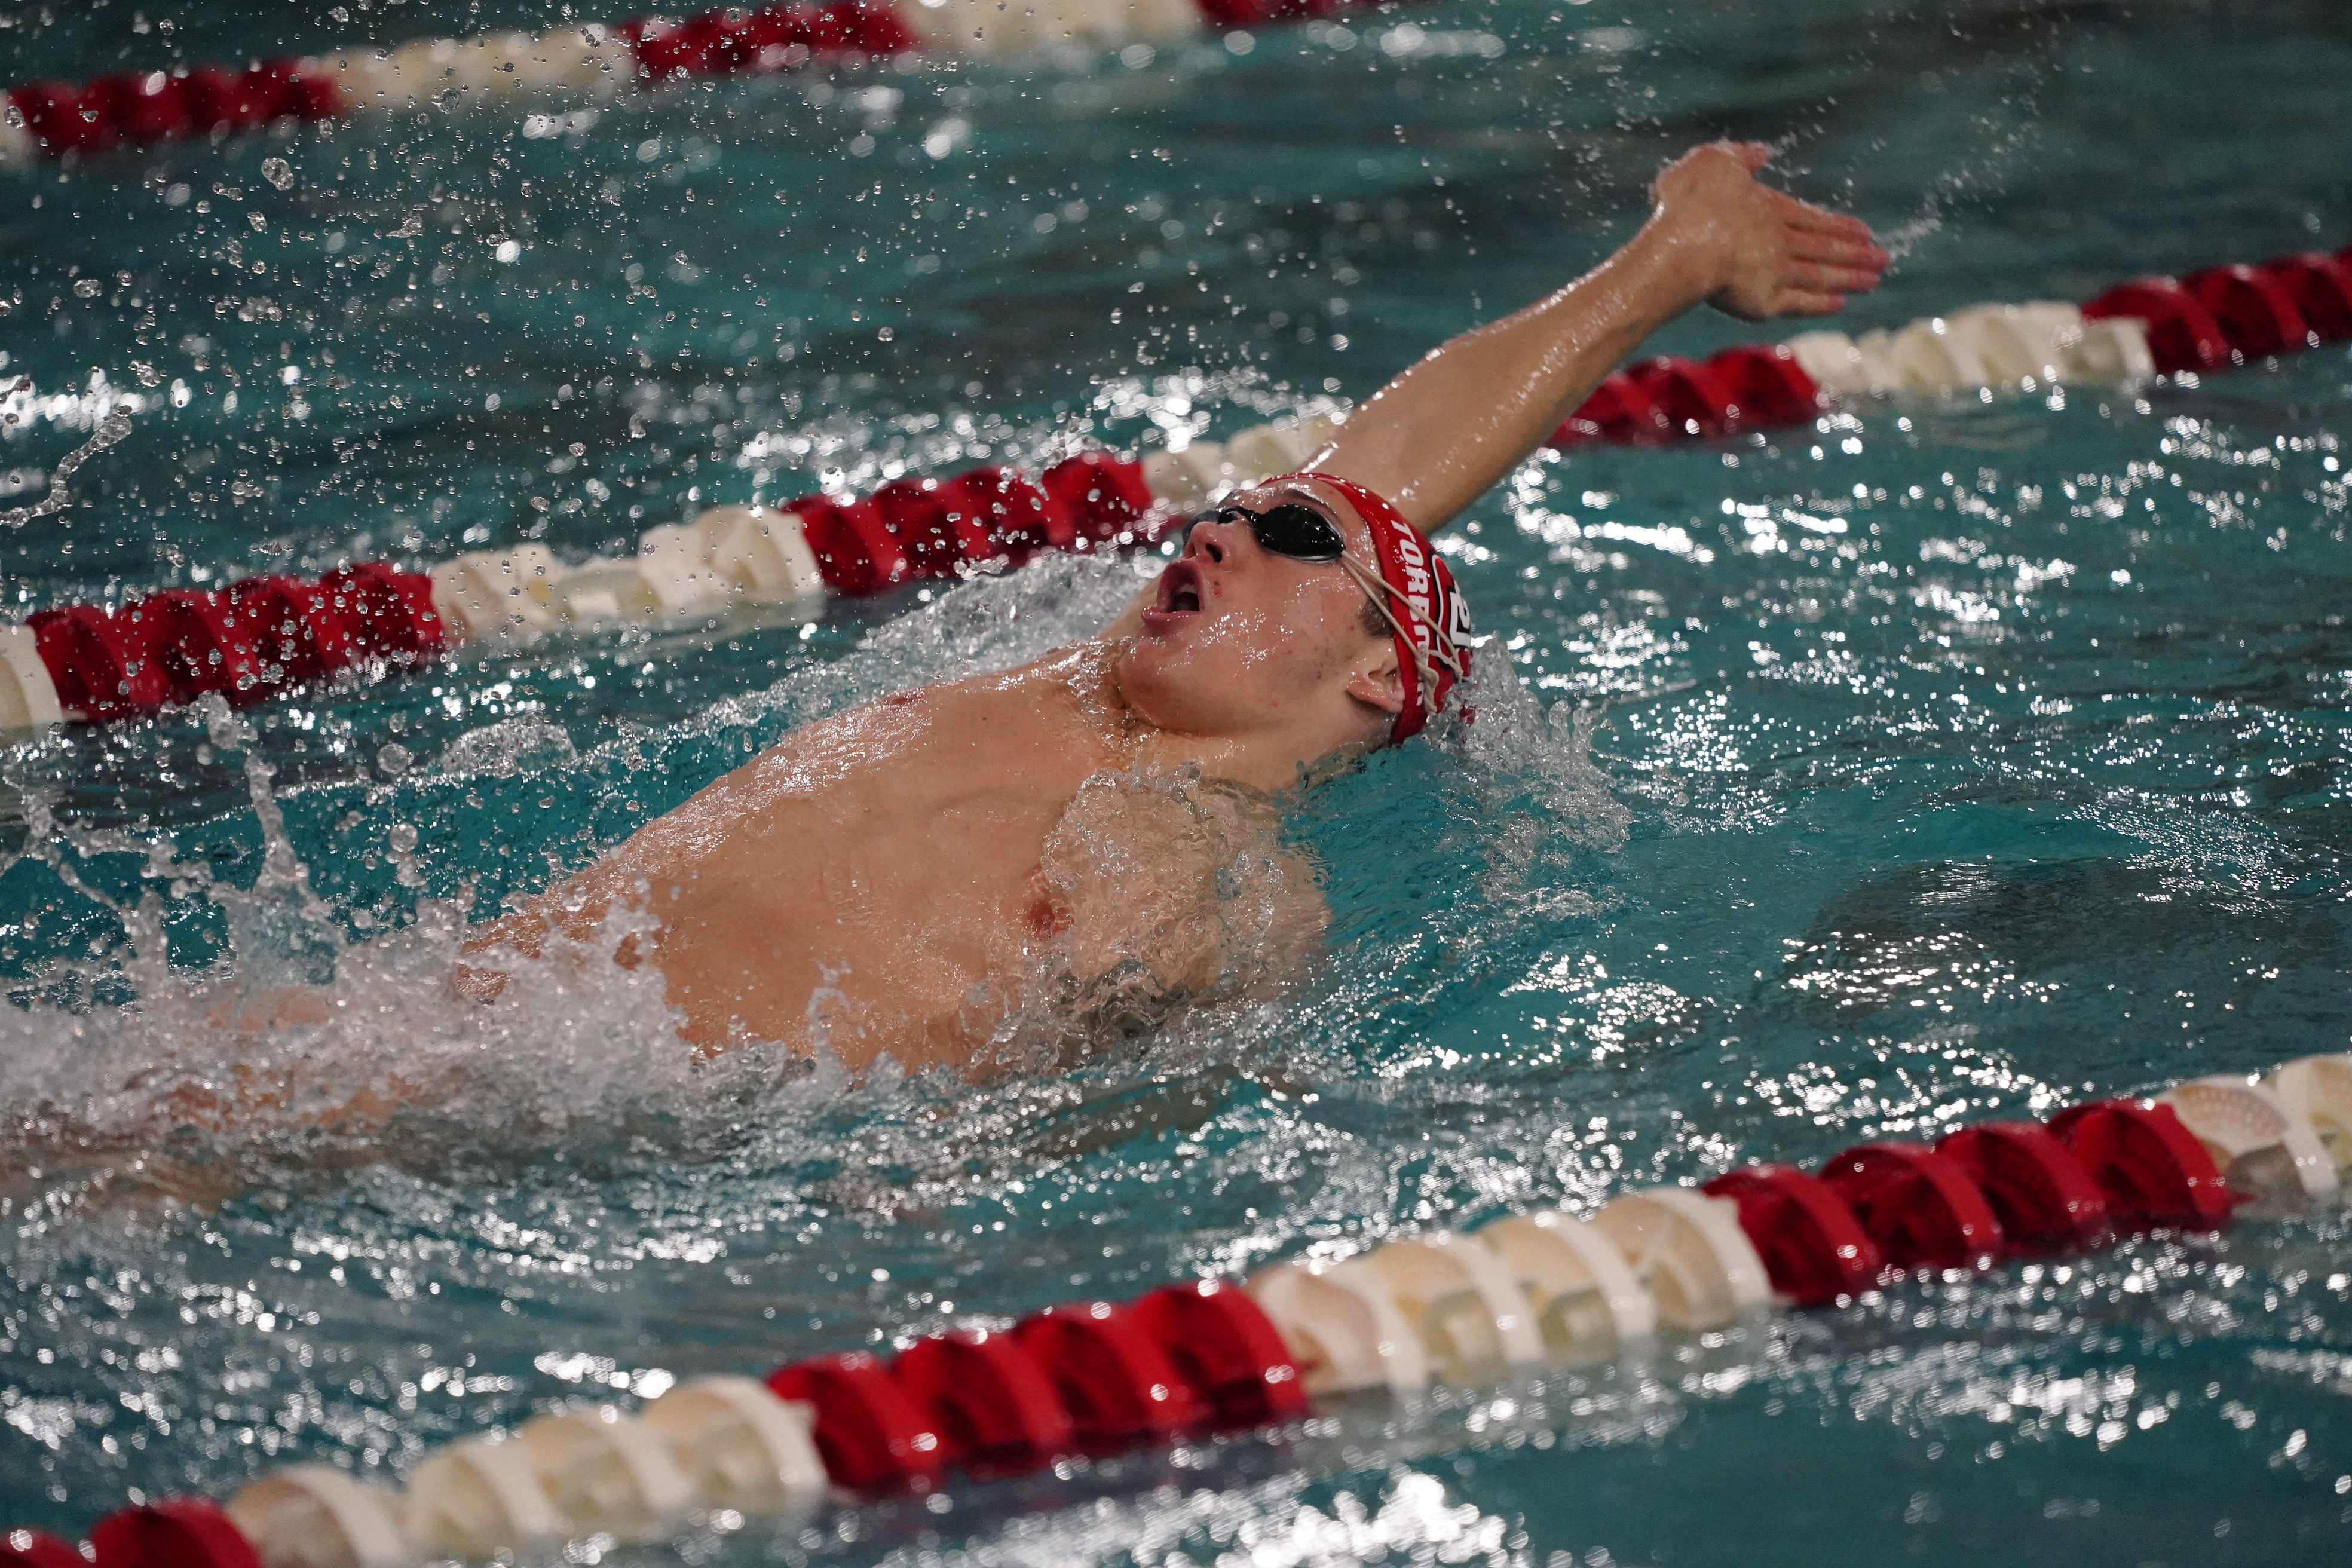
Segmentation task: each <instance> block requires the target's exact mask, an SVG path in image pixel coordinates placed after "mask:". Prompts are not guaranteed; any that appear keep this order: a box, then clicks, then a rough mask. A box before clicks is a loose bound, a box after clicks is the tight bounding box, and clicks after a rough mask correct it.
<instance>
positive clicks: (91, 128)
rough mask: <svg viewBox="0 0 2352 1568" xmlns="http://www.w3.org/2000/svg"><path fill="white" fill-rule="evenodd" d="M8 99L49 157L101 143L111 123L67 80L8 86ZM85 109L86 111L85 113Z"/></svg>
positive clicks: (109, 130) (29, 82)
mask: <svg viewBox="0 0 2352 1568" xmlns="http://www.w3.org/2000/svg"><path fill="white" fill-rule="evenodd" d="M8 100H9V101H10V102H11V103H13V104H15V105H16V111H17V112H18V113H19V114H22V115H23V116H24V117H25V128H26V130H27V131H30V132H32V133H33V138H34V140H36V141H37V142H40V144H41V148H42V150H43V151H44V152H46V153H49V154H50V155H51V156H52V157H55V156H57V155H58V154H59V153H78V152H92V151H95V150H96V149H98V148H100V147H101V146H104V145H105V143H106V141H107V139H108V137H109V136H110V133H111V132H112V129H113V127H112V125H111V124H110V122H109V121H106V120H105V119H104V118H103V117H102V116H100V115H99V113H98V107H99V106H98V105H96V104H94V103H90V102H89V101H87V95H86V94H85V93H84V92H83V90H82V89H80V88H79V87H76V86H74V85H73V84H72V83H71V82H64V81H28V82H26V84H25V85H24V86H22V87H16V88H10V89H8ZM85 110H87V113H85Z"/></svg>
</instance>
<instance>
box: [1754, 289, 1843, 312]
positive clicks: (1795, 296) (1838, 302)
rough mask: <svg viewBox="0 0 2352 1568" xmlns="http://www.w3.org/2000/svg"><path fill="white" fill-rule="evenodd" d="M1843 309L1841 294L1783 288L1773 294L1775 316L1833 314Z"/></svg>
mask: <svg viewBox="0 0 2352 1568" xmlns="http://www.w3.org/2000/svg"><path fill="white" fill-rule="evenodd" d="M1844 309H1845V296H1844V295H1843V294H1823V293H1820V292H1818V291H1816V290H1813V289H1781V290H1780V293H1778V294H1776V295H1774V296H1773V299H1772V311H1771V313H1772V314H1773V315H1776V316H1834V315H1836V314H1837V313H1838V312H1839V311H1840V310H1844Z"/></svg>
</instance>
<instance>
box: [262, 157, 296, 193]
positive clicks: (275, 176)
mask: <svg viewBox="0 0 2352 1568" xmlns="http://www.w3.org/2000/svg"><path fill="white" fill-rule="evenodd" d="M261 177H262V178H263V179H265V180H268V182H269V183H270V184H273V185H276V186H277V187H278V189H279V190H281V191H286V190H291V189H293V187H294V166H293V165H292V164H290V163H287V161H286V160H285V159H283V158H264V159H263V160H262V161H261Z"/></svg>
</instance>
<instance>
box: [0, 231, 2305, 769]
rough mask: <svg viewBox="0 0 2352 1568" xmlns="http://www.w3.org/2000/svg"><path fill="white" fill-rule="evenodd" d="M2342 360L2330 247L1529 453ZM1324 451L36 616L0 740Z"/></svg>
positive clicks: (2014, 322)
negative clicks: (1900, 400)
mask: <svg viewBox="0 0 2352 1568" xmlns="http://www.w3.org/2000/svg"><path fill="white" fill-rule="evenodd" d="M2347 339H2352V247H2347V248H2346V249H2345V250H2343V251H2339V252H2337V253H2336V254H2335V255H2333V256H2330V255H2327V254H2325V253H2322V252H2318V251H2312V252H2307V253H2305V254H2303V255H2299V256H2285V257H2279V258H2273V259H2272V260H2269V261H2265V262H2263V263H2261V264H2260V265H2258V266H2252V267H2247V266H2233V267H2216V268H2208V269H2206V270H2204V271H2202V272H2195V273H2191V274H2189V276H2188V277H2186V278H2184V279H2179V281H2178V282H2176V281H2174V280H2172V279H2141V280H2139V281H2137V282H2133V283H2126V284H2124V285H2122V286H2121V287H2119V288H2116V289H2109V290H2108V291H2107V292H2105V294H2102V295H2100V296H2099V297H2098V298H2097V299H2095V300H2092V301H2090V302H2089V303H2088V304H2086V305H2082V306H2079V307H2078V306H2074V305H2067V304H2059V303H2053V302H2046V301H2045V302H2038V303H2033V304H2025V305H1978V306H1972V307H1970V308H1969V309H1968V310H1956V311H1953V312H1952V313H1951V314H1949V315H1948V316H1937V317H1932V318H1930V319H1928V320H1926V321H1915V322H1913V323H1911V324H1910V325H1909V326H1906V327H1904V328H1901V329H1900V330H1898V331H1873V332H1865V333H1864V334H1863V335H1862V336H1861V337H1859V338H1851V337H1848V336H1846V335H1845V334H1844V333H1843V332H1827V331H1814V332H1803V333H1800V334H1799V335H1798V336H1796V337H1794V338H1791V339H1790V340H1789V341H1788V342H1785V343H1779V344H1771V345H1763V344H1746V345H1741V346H1739V347H1736V348H1729V349H1725V350H1724V351H1722V352H1721V353H1717V354H1715V355H1714V356H1712V357H1711V358H1709V359H1707V360H1706V361H1704V362H1696V361H1691V360H1682V359H1659V360H1652V361H1649V362H1647V363H1643V364H1638V365H1633V366H1631V367H1629V368H1628V369H1625V370H1622V371H1619V372H1617V373H1616V374H1612V375H1611V376H1610V377H1609V378H1608V379H1607V380H1606V381H1603V382H1602V383H1601V386H1600V387H1599V389H1598V390H1596V391H1595V392H1594V393H1593V395H1591V397H1590V398H1588V399H1587V400H1586V401H1585V403H1584V404H1583V405H1582V406H1580V407H1579V408H1578V409H1577V410H1576V412H1575V413H1574V414H1572V415H1570V416H1569V418H1568V419H1567V420H1566V421H1564V422H1563V423H1562V424H1561V426H1559V430H1558V431H1557V432H1556V433H1555V434H1554V436H1553V437H1552V439H1553V442H1554V444H1556V445H1559V446H1562V447H1568V446H1575V445H1578V444H1580V443H1584V442H1590V441H1595V440H1611V441H1625V442H1643V443H1646V442H1667V441H1672V440H1675V439H1717V438H1721V437H1726V436H1730V435H1735V434H1738V433H1739V432H1741V431H1744V430H1748V429H1756V428H1769V427H1773V426H1788V425H1800V424H1805V423H1809V422H1811V420H1813V419H1815V418H1816V417H1818V416H1820V415H1821V413H1822V410H1823V409H1824V408H1825V407H1826V406H1828V405H1830V404H1831V403H1832V402H1833V401H1834V400H1836V399H1841V398H1852V397H1856V396H1864V395H1926V396H1944V395H1953V394H1956V393H1964V392H1969V391H1975V392H1978V393H1980V394H1983V395H1990V393H1991V391H1992V390H1993V389H1996V388H2001V387H2020V388H2032V387H2039V386H2058V385H2066V384H2101V385H2112V384H2131V383H2134V382H2137V381H2141V380H2145V379H2147V378H2148V377H2151V376H2156V375H2165V374H2203V373H2206V372H2210V371H2214V370H2219V369H2221V368H2224V367H2226V366H2228V365H2231V364H2233V363H2241V362H2242V361H2244V360H2247V359H2250V358H2260V357H2263V356H2267V355H2272V354H2278V353H2290V352H2294V351H2295V350H2297V349H2301V348H2308V347H2315V346H2317V345H2319V344H2321V343H2324V342H2342V341H2346V340H2347ZM1336 427H1337V426H1336V423H1335V422H1334V421H1333V420H1332V419H1330V418H1328V417H1318V418H1315V419H1309V420H1307V421H1304V422H1303V423H1302V422H1296V421H1288V420H1278V421H1276V422H1274V423H1272V424H1266V425H1260V426H1255V427H1254V428H1252V429H1248V430H1244V431H1243V432H1242V433H1241V434H1239V435H1237V436H1235V437H1234V438H1233V439H1232V440H1231V441H1228V442H1223V443H1218V442H1214V441H1195V442H1193V443H1192V444H1191V445H1189V446H1187V447H1183V448H1181V450H1174V451H1157V452H1152V453H1150V454H1149V455H1147V456H1145V457H1144V458H1141V459H1140V460H1131V459H1129V458H1121V457H1117V456H1114V455H1112V454H1110V453H1107V452H1100V451H1089V452H1084V453H1081V454H1079V455H1078V456H1076V457H1074V458H1068V459H1066V460H1065V461H1063V462H1060V463H1057V464H1055V465H1054V466H1053V467H1051V468H1047V469H1045V471H1044V472H1043V473H1042V474H1039V475H1037V476H1036V477H1035V478H1034V479H1033V478H1031V477H1029V476H1027V475H1025V474H1023V473H1021V472H1019V471H1017V470H1015V469H1012V468H1001V467H993V466H992V467H984V468H973V469H971V470H970V471H968V472H965V473H961V474H956V475H953V476H951V477H949V478H946V479H935V478H934V479H898V480H896V481H894V482H893V483H890V484H887V485H885V486H883V487H882V488H881V489H879V490H877V491H876V492H875V493H874V494H873V495H871V496H866V497H862V498H856V497H832V496H809V497H804V498H803V499H801V500H792V501H786V502H784V503H783V504H782V505H781V506H778V507H773V508H751V507H740V506H733V507H719V508H717V509H715V510H710V511H707V512H704V513H703V514H702V515H701V516H699V517H697V518H696V519H694V520H693V521H691V522H689V523H688V524H687V525H685V526H683V527H663V528H656V529H653V530H651V531H648V532H647V533H646V535H645V536H644V537H643V538H642V539H641V540H640V541H639V542H638V550H637V554H636V555H635V558H634V559H629V560H604V559H598V560H593V561H589V562H586V563H583V564H581V565H577V566H570V567H567V566H565V565H563V564H562V563H560V562H558V561H557V560H556V558H555V555H554V553H553V552H551V551H550V550H548V549H547V548H546V547H545V546H543V545H535V544H534V545H526V546H523V547H522V548H520V549H518V550H511V551H504V552H477V553H473V554H467V555H461V556H459V557H458V558H457V560H455V561H451V562H446V563H442V564H440V565H437V566H434V567H431V568H429V569H428V570H427V571H425V572H421V573H417V572H403V571H400V570H398V569H396V568H394V567H392V566H389V565H386V564H383V563H363V564H361V565H357V566H348V567H344V568H341V569H340V570H338V571H335V572H331V573H329V574H327V575H326V576H325V577H322V578H320V580H318V581H317V582H315V583H306V582H302V581H299V580H297V579H295V578H291V577H284V576H267V577H253V578H247V579H246V580H244V581H242V582H239V583H236V584H231V585H229V586H228V587H226V588H222V589H210V590H206V589H193V588H190V589H173V590H171V591H168V592H164V593H159V594H152V595H147V596H146V597H144V598H142V599H136V600H133V601H131V602H129V603H127V604H124V605H120V606H116V607H113V608H107V607H103V606H99V605H69V606H66V607H62V608H58V609H49V610H43V611H40V612H38V613H37V614H35V615H33V616H29V617H28V618H27V619H26V621H25V623H24V624H23V625H22V626H0V731H9V730H17V729H24V728H28V727H37V726H41V725H47V724H54V723H58V722H61V721H82V722H103V721H111V720H116V719H125V718H131V717H135V716H137V715H141V714H145V713H152V712H154V711H157V710H160V709H162V708H164V707H167V706H170V705H172V704H174V703H181V702H186V701H190V700H194V699H195V698H196V697H199V696H202V695H204V694H205V693H206V692H214V691H217V692H219V693H221V694H222V695H224V696H226V698H227V699H228V700H230V701H231V702H235V703H247V702H255V701H259V700H264V699H267V698H268V697H271V696H275V695H277V694H278V693H280V692H283V691H286V690H288V689H291V688H294V687H297V686H300V685H304V684H306V683H309V682H311V681H315V680H319V679H331V678H332V677H334V676H336V675H337V674H339V673H341V672H342V671H344V670H347V669H351V668H355V667H370V666H375V667H390V666H395V665H402V664H416V663H423V662H427V661H430V660H432V659H435V658H439V657H441V656H442V655H443V654H445V653H446V652H448V651H450V650H453V649H456V648H458V647H464V646H466V645H468V644H484V645H488V646H493V647H496V646H508V647H512V646H518V645H521V644H527V643H530V642H531V641H533V640H536V639H537V638H538V637H541V636H543V635H545V634H547V633H549V632H551V631H559V630H568V631H572V632H576V633H593V632H598V631H604V630H610V629H613V628H615V627H618V626H632V625H656V624H663V623H676V622H679V621H685V620H691V619H695V618H703V617H708V616H712V615H715V614H719V613H721V612H723V611H724V610H725V609H726V608H727V607H728V605H730V604H732V603H739V602H749V603H788V602H793V601H800V600H809V601H815V600H818V599H821V598H822V597H823V596H824V595H841V596H849V597H856V596H861V595H869V594H877V593H884V592H887V591H888V590H890V589H893V588H896V587H898V586H899V585H900V584H906V583H909V582H914V581H917V580H919V579H926V578H954V577H958V576H961V575H964V574H969V573H971V572H972V571H975V570H982V571H984V570H992V569H995V568H997V567H1000V566H1007V565H1016V564H1018V563H1021V562H1023V561H1024V560H1027V559H1028V558H1030V557H1031V556H1033V555H1035V554H1038V553H1040V552H1045V551H1049V550H1077V551H1089V550H1098V549H1105V548H1115V547H1118V546H1120V545H1126V544H1134V543H1138V542H1143V543H1150V542H1155V541H1157V540H1158V539H1159V538H1160V536H1161V534H1162V533H1163V532H1164V531H1166V530H1167V529H1168V528H1169V527H1170V526H1171V524H1172V522H1173V521H1174V520H1176V519H1178V518H1181V517H1182V516H1185V515H1187V514H1189V513H1191V512H1192V511H1194V510H1197V509H1199V508H1200V507H1202V506H1204V505H1207V504H1208V503H1209V502H1210V501H1211V500H1214V499H1215V498H1217V497H1218V496H1221V495H1223V494H1225V493H1227V492H1229V491H1231V490H1233V489H1238V488H1240V487H1242V486H1244V485H1248V484H1252V483H1255V481H1257V480H1259V479H1265V478H1266V477H1268V476H1270V475H1274V474H1279V473H1286V472H1289V471H1291V470H1293V469H1296V468H1300V467H1302V466H1303V465H1304V464H1306V463H1307V461H1308V460H1309V459H1310V458H1313V456H1314V455H1315V453H1316V452H1317V451H1318V450H1319V449H1320V448H1321V447H1323V445H1324V444H1325V443H1326V442H1327V441H1328V439H1329V438H1330V436H1331V434H1332V432H1333V430H1334V429H1336Z"/></svg>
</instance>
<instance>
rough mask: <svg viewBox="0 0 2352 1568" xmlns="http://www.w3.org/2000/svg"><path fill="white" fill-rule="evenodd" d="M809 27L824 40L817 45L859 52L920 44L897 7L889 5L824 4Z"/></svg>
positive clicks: (894, 50)
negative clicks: (824, 40)
mask: <svg viewBox="0 0 2352 1568" xmlns="http://www.w3.org/2000/svg"><path fill="white" fill-rule="evenodd" d="M811 30H812V31H813V32H814V33H816V34H818V35H819V36H821V37H824V38H825V39H826V40H827V41H826V42H824V43H823V44H819V45H818V46H817V47H821V48H834V49H846V50H854V51H856V52H857V53H859V54H868V55H897V54H904V53H905V52H906V51H908V49H915V48H920V47H922V40H921V39H919V38H918V37H915V34H914V30H913V29H912V28H910V27H908V26H907V24H906V22H905V21H904V20H903V19H902V18H901V17H900V16H899V15H898V11H897V10H896V9H895V8H894V7H892V6H889V5H866V4H857V3H855V0H853V3H851V4H845V5H827V6H826V7H824V9H823V10H822V11H820V12H818V13H817V16H816V20H815V22H814V24H813V25H812V28H811Z"/></svg>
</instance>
